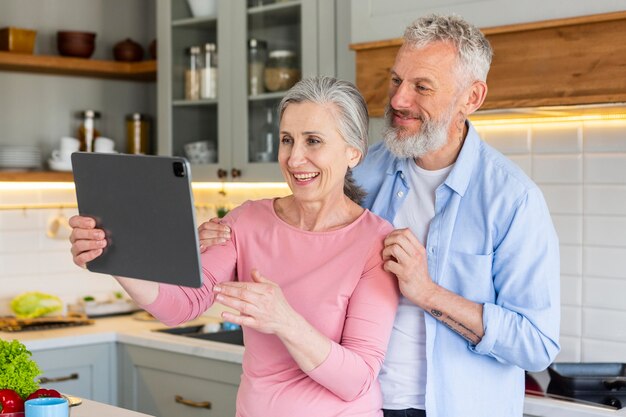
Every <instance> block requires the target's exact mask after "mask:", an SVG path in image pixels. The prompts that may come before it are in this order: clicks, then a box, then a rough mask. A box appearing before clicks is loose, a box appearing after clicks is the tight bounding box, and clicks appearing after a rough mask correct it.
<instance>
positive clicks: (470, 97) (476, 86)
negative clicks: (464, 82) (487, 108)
mask: <svg viewBox="0 0 626 417" xmlns="http://www.w3.org/2000/svg"><path fill="white" fill-rule="evenodd" d="M486 97H487V83H485V82H484V81H474V82H473V83H472V85H470V86H469V87H468V89H467V101H466V102H465V106H464V107H465V112H464V113H465V115H466V116H469V115H470V114H472V113H474V112H475V111H476V110H478V109H479V108H480V106H482V105H483V103H484V101H485V98H486Z"/></svg>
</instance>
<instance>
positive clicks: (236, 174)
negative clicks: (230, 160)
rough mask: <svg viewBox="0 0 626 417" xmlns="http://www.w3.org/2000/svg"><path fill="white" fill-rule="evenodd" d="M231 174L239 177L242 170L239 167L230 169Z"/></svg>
mask: <svg viewBox="0 0 626 417" xmlns="http://www.w3.org/2000/svg"><path fill="white" fill-rule="evenodd" d="M230 176H231V177H233V178H239V177H241V170H240V169H237V168H233V169H231V170H230Z"/></svg>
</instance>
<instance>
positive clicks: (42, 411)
mask: <svg viewBox="0 0 626 417" xmlns="http://www.w3.org/2000/svg"><path fill="white" fill-rule="evenodd" d="M69 410H70V408H69V402H68V401H67V398H56V397H39V398H33V399H30V400H28V401H26V402H25V403H24V411H25V415H26V417H68V416H69V414H70V411H69Z"/></svg>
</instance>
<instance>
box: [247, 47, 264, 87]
mask: <svg viewBox="0 0 626 417" xmlns="http://www.w3.org/2000/svg"><path fill="white" fill-rule="evenodd" d="M266 54H267V43H266V42H265V41H262V40H259V39H255V38H252V39H249V40H248V94H250V95H251V96H256V95H259V94H261V93H263V91H265V90H264V89H263V73H264V70H265V60H266Z"/></svg>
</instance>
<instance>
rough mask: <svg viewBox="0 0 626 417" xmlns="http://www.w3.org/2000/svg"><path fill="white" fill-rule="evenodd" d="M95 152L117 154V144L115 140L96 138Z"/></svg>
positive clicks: (102, 137)
mask: <svg viewBox="0 0 626 417" xmlns="http://www.w3.org/2000/svg"><path fill="white" fill-rule="evenodd" d="M94 151H95V152H102V153H113V152H115V142H114V141H113V139H109V138H105V137H104V136H99V137H97V138H96V142H95V145H94Z"/></svg>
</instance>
